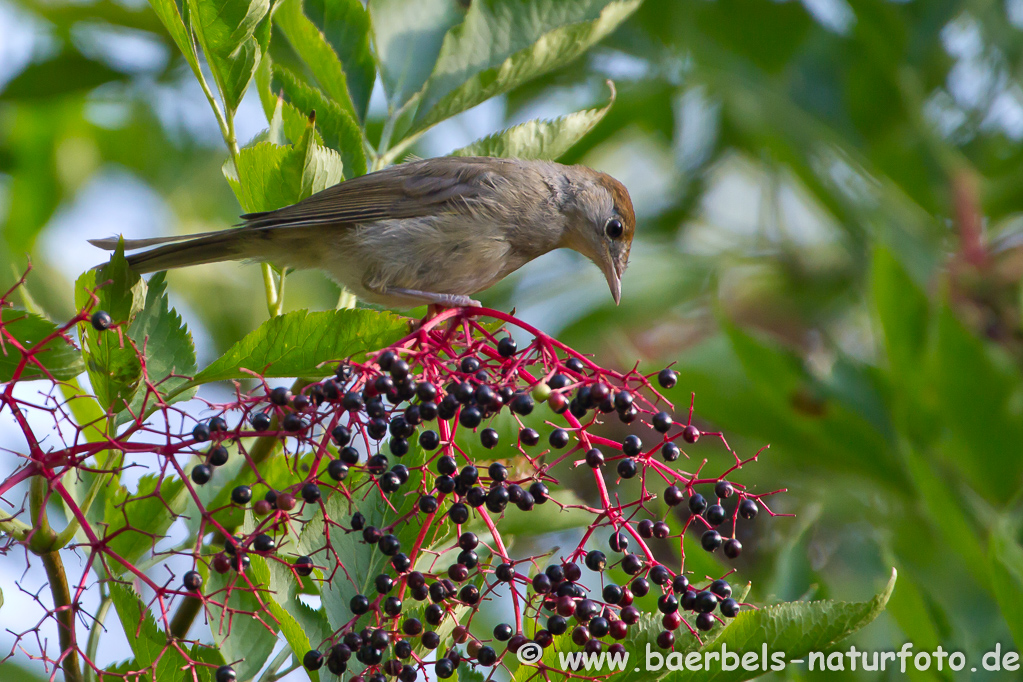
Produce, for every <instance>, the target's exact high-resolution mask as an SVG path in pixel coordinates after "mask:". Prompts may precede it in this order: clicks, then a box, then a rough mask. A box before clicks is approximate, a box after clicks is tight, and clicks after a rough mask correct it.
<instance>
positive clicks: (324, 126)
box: [274, 66, 366, 177]
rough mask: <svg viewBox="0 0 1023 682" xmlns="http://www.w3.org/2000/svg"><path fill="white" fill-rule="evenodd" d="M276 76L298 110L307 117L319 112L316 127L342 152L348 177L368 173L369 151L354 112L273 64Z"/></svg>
mask: <svg viewBox="0 0 1023 682" xmlns="http://www.w3.org/2000/svg"><path fill="white" fill-rule="evenodd" d="M274 75H275V76H276V77H277V79H278V81H279V82H280V84H281V88H282V89H283V90H284V94H285V95H286V96H287V97H288V100H289V101H290V103H291V105H292V106H293V107H294V109H295V111H297V112H300V113H302V114H303V115H305V116H308V115H309V114H310V113H311V112H313V111H315V112H316V126H317V129H318V130H319V132H320V134H321V135H323V142H324V144H326V145H327V146H328V147H331V148H333V149H335V150H337V152H338V153H339V154H340V155H341V160H342V162H343V164H344V168H345V170H346V171H347V176H348V177H356V176H359V175H365V174H366V151H365V149H364V148H363V141H362V131H361V129H360V128H359V124H358V123H357V122H356V121H355V119H354V118H352V115H351V114H350V113H349V112H348V111H346V110H344V109H342V108H341V107H339V106H338V105H337V104H335V103H334V102H332V101H330V100H328V99H327V98H326V96H325V95H324V94H323V93H322V92H321V91H320V90H318V89H316V88H314V87H311V86H309V85H307V84H305V83H303V82H302V81H301V80H300V79H299V78H298V77H297V76H296V75H295V74H294V73H292V72H291V71H289V70H288V69H286V68H284V67H282V66H276V67H274Z"/></svg>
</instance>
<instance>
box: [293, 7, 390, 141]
mask: <svg viewBox="0 0 1023 682" xmlns="http://www.w3.org/2000/svg"><path fill="white" fill-rule="evenodd" d="M305 14H306V16H308V17H309V19H310V21H312V22H313V23H314V24H315V25H316V26H317V27H318V28H319V29H320V30H321V31H323V36H324V38H326V40H327V42H328V43H329V44H330V46H331V47H332V48H334V52H335V53H336V54H337V56H338V59H340V60H341V65H342V66H343V67H344V70H345V76H346V77H347V80H348V92H349V94H350V95H351V98H352V104H353V105H354V107H355V115H356V116H357V117H358V119H359V120H360V121H361V120H364V119H365V118H366V108H367V107H368V106H369V97H370V94H372V92H373V82H374V81H375V80H376V60H375V59H374V58H373V52H372V51H371V50H370V46H369V12H367V11H366V8H365V7H364V6H363V4H362V2H360V0H305Z"/></svg>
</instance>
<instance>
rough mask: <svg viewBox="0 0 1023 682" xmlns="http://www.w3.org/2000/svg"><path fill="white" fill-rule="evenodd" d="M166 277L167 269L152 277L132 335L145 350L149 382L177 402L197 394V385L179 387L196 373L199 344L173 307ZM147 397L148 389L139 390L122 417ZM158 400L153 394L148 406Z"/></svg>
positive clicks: (137, 410)
mask: <svg viewBox="0 0 1023 682" xmlns="http://www.w3.org/2000/svg"><path fill="white" fill-rule="evenodd" d="M166 277H167V273H165V272H158V273H156V274H155V275H153V276H152V277H150V278H149V287H148V289H149V290H148V292H147V294H146V304H145V307H143V309H142V311H141V312H140V313H139V314H138V316H136V318H135V320H134V321H133V322H132V323H131V326H130V327H129V328H128V335H129V336H130V337H131V338H132V339H133V340H134V341H135V345H136V346H138V348H139V349H140V350H143V351H144V354H145V358H146V375H147V377H148V378H149V382H150V383H151V384H153V385H154V386H155V387H156V390H157V391H159V392H160V394H161V395H162V396H164V397H165V399H166V400H167V402H177V401H179V400H187V399H188V398H191V397H192V396H193V395H195V390H194V389H193V390H184V391H177V389H178V388H179V387H181V386H182V385H184V384H186V383H187V382H188V381H189V379H188V377H190V376H192V375H193V374H195V370H196V366H195V346H194V345H193V343H192V335H191V334H189V332H188V327H186V326H185V323H184V322H183V321H182V320H181V316H180V315H179V314H178V312H177V311H176V310H174V309H173V308H171V307H170V302H169V301H168V298H167V282H166ZM145 399H146V393H145V391H144V390H140V391H138V392H137V393H136V394H135V398H134V399H133V400H132V405H131V407H132V409H131V410H130V414H129V413H128V412H125V413H122V415H121V417H122V419H130V418H131V415H132V414H134V415H138V414H140V412H141V411H142V409H143V401H144V400H145ZM154 403H155V400H154V399H153V397H150V398H149V403H148V405H147V407H149V408H150V409H152V408H153V407H154Z"/></svg>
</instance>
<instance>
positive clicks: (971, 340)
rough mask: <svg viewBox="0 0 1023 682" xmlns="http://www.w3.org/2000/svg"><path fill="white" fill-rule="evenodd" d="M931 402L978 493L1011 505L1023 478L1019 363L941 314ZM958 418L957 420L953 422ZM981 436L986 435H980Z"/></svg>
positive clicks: (960, 465) (949, 444)
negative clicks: (951, 416) (934, 403)
mask: <svg viewBox="0 0 1023 682" xmlns="http://www.w3.org/2000/svg"><path fill="white" fill-rule="evenodd" d="M930 369H931V372H932V373H933V382H934V384H933V388H931V390H932V391H933V393H932V396H933V397H932V399H933V400H936V401H937V402H938V405H937V406H936V407H937V409H938V411H939V413H940V414H941V415H942V416H943V417H944V418H943V419H942V420H941V432H940V433H941V435H942V436H943V437H944V438H945V439H947V440H946V443H945V449H946V452H949V453H955V458H954V461H955V464H956V465H957V466H958V468H959V470H960V471H961V472H963V473H964V474H965V475H966V478H967V479H968V480H969V481H970V484H971V485H972V486H973V488H974V489H976V490H984V491H985V497H987V498H988V500H990V501H996V500H997V501H1001V502H1006V501H1008V500H1009V499H1011V498H1012V496H1013V495H1014V494H1015V493H1016V491H1017V490H1018V489H1019V482H1020V480H1021V479H1023V458H1021V457H1019V454H1018V450H1019V444H1020V443H1021V442H1023V419H1021V418H1020V412H1019V395H1020V393H1019V391H1020V386H1021V385H1023V377H1021V374H1020V370H1019V367H1018V365H1017V364H1016V362H1015V361H1014V360H1012V359H1011V358H1009V357H1007V355H1006V354H1005V353H1004V352H1002V350H1001V348H1000V347H998V346H995V345H993V344H992V345H988V344H985V343H984V341H983V340H981V339H980V338H979V337H978V336H977V335H976V334H974V333H973V332H972V331H971V330H969V329H968V328H967V327H966V326H965V325H964V324H963V323H962V322H961V321H960V319H959V317H958V315H957V313H956V312H955V311H953V310H951V309H950V308H947V307H944V308H942V309H941V310H940V311H939V312H938V315H937V342H936V352H935V354H934V357H933V364H932V365H931V367H930ZM949 415H954V416H955V417H954V418H951V419H950V418H948V417H949ZM978 434H982V437H978Z"/></svg>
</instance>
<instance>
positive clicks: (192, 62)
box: [149, 0, 199, 71]
mask: <svg viewBox="0 0 1023 682" xmlns="http://www.w3.org/2000/svg"><path fill="white" fill-rule="evenodd" d="M149 5H150V6H151V7H152V8H153V11H154V12H156V16H158V17H159V18H160V22H161V23H162V24H163V26H164V28H166V29H167V33H168V34H169V35H170V37H171V38H172V39H173V40H174V44H175V45H177V46H178V49H179V50H181V54H183V55H184V56H185V59H186V60H187V61H188V64H189V66H191V67H192V70H193V71H198V70H199V57H198V55H197V54H196V53H195V44H194V43H193V42H192V38H191V35H189V32H188V28H186V27H185V22H184V20H183V19H182V16H181V12H179V11H178V5H177V3H176V2H174V0H149Z"/></svg>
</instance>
